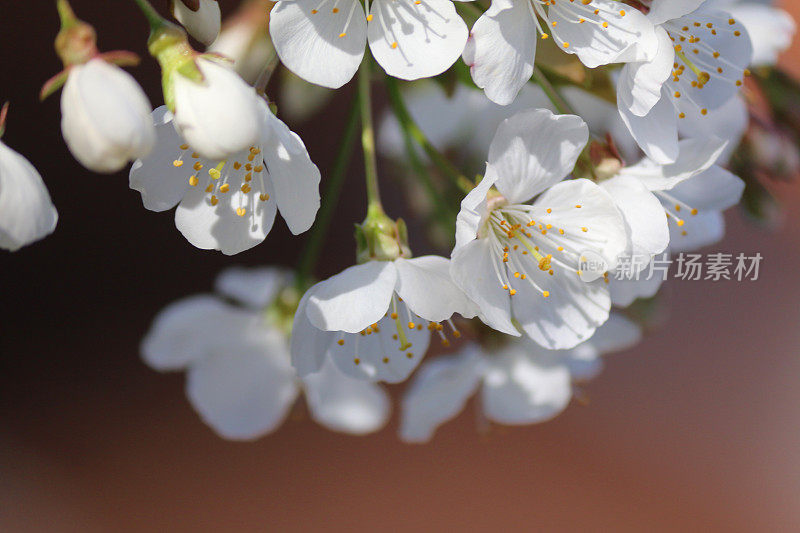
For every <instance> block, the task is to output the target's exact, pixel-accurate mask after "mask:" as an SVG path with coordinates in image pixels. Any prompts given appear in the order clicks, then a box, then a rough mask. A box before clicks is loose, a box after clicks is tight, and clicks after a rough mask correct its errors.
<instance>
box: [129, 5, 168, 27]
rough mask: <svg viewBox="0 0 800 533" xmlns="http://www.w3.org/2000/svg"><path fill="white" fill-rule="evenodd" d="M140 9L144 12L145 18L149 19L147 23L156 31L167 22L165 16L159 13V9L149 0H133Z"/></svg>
mask: <svg viewBox="0 0 800 533" xmlns="http://www.w3.org/2000/svg"><path fill="white" fill-rule="evenodd" d="M133 1H134V2H135V3H136V5H137V6H139V9H141V10H142V13H143V14H144V18H146V19H147V23H148V24H150V29H151V30H152V31H155V30H157V29H159V28H161V27H162V26H164V25H165V23H166V22H167V21H166V20H165V19H164V17H162V16H161V15H159V14H158V11H156V10H155V8H154V7H153V6H152V5H151V4H150V2H148V1H147V0H133Z"/></svg>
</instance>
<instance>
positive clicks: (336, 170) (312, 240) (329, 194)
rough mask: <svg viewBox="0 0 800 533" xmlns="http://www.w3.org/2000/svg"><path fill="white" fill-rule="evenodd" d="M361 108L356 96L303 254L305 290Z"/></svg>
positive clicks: (336, 198) (302, 286) (300, 274)
mask: <svg viewBox="0 0 800 533" xmlns="http://www.w3.org/2000/svg"><path fill="white" fill-rule="evenodd" d="M358 111H359V102H357V101H355V100H354V101H353V104H352V106H351V108H350V114H349V115H348V118H347V125H346V126H345V130H344V134H343V136H342V142H341V144H340V145H339V151H338V153H337V155H336V160H335V161H334V163H333V170H332V171H331V174H330V178H329V180H328V184H327V186H326V187H325V193H324V194H323V196H322V198H323V203H322V207H321V208H320V210H319V213H318V214H317V220H316V223H315V224H314V229H312V230H311V235H310V236H309V238H308V241H307V242H306V247H305V250H303V254H302V255H301V256H300V261H299V262H298V268H297V285H298V288H299V289H300V290H305V289H306V288H307V287H308V286H309V285H310V278H311V271H312V270H313V269H314V266H315V265H316V264H317V261H318V260H319V256H320V253H321V252H322V244H323V241H324V240H325V235H327V233H328V229H330V225H331V224H330V222H331V218H332V216H333V213H334V211H335V210H336V205H337V204H338V202H339V196H340V194H341V192H342V185H343V184H344V178H345V175H346V172H347V168H348V167H349V166H350V159H351V157H352V155H353V145H354V144H355V140H356V131H357V130H358V115H359V112H358Z"/></svg>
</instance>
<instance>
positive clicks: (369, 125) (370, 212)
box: [358, 54, 384, 219]
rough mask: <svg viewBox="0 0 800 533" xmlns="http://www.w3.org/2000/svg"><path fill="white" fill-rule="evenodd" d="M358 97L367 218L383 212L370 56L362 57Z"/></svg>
mask: <svg viewBox="0 0 800 533" xmlns="http://www.w3.org/2000/svg"><path fill="white" fill-rule="evenodd" d="M358 99H359V102H360V106H361V146H362V147H363V149H364V170H365V172H366V184H367V218H368V219H369V218H370V217H371V216H377V215H382V214H384V211H383V204H382V203H381V196H380V188H379V186H378V159H377V156H376V155H375V128H374V126H373V121H372V95H371V86H370V58H369V54H367V56H365V57H364V60H363V61H362V62H361V66H360V67H359V72H358Z"/></svg>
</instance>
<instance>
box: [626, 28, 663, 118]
mask: <svg viewBox="0 0 800 533" xmlns="http://www.w3.org/2000/svg"><path fill="white" fill-rule="evenodd" d="M656 36H657V37H658V42H659V45H658V53H657V54H656V57H655V58H654V59H653V61H649V62H647V61H642V62H639V63H628V64H627V65H625V66H624V67H623V69H622V72H621V73H620V78H619V83H618V84H617V99H618V101H619V102H620V104H621V105H624V106H625V107H626V108H627V109H628V110H629V111H630V112H631V113H632V114H634V115H636V116H638V117H642V116H644V115H646V114H647V113H649V112H650V110H651V109H653V107H654V106H655V105H656V104H657V103H658V101H659V100H660V99H661V97H662V91H661V87H662V86H663V85H664V82H665V81H667V79H668V78H669V77H670V76H671V75H672V67H673V64H674V63H675V50H674V48H673V46H674V44H673V42H672V40H671V39H670V38H669V34H668V33H667V32H666V31H665V30H664V29H663V28H660V27H659V28H656Z"/></svg>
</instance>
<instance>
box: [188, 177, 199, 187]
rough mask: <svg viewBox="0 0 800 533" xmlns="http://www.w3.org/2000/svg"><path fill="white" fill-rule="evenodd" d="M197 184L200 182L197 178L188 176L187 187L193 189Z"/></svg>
mask: <svg viewBox="0 0 800 533" xmlns="http://www.w3.org/2000/svg"><path fill="white" fill-rule="evenodd" d="M198 183H200V180H199V179H197V176H189V185H191V186H192V187H195V186H197V184H198Z"/></svg>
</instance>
